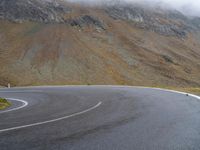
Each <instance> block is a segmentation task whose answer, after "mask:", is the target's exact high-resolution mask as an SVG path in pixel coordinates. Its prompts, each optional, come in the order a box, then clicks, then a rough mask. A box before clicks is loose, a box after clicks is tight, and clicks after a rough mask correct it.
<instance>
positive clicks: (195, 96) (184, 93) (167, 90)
mask: <svg viewBox="0 0 200 150" xmlns="http://www.w3.org/2000/svg"><path fill="white" fill-rule="evenodd" d="M133 87H136V88H146V89H154V90H160V91H166V92H172V93H178V94H183V95H187V94H188V96H191V97H194V98H196V99H199V100H200V96H197V95H194V94H190V93H186V92H180V91H175V90H169V89H162V88H154V87H143V86H133Z"/></svg>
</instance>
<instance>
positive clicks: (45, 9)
mask: <svg viewBox="0 0 200 150" xmlns="http://www.w3.org/2000/svg"><path fill="white" fill-rule="evenodd" d="M71 11H72V9H71V8H68V7H67V6H66V5H63V4H61V3H60V1H58V0H0V18H2V19H8V20H11V21H15V22H22V21H25V20H29V21H38V22H45V23H66V24H70V25H71V26H79V27H84V26H87V25H93V26H95V27H98V28H100V29H105V28H104V25H103V23H102V21H100V20H98V19H97V18H95V17H92V16H89V15H83V16H80V17H78V18H72V19H65V18H64V15H66V14H68V13H70V12H71Z"/></svg>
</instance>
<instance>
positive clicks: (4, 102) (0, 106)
mask: <svg viewBox="0 0 200 150" xmlns="http://www.w3.org/2000/svg"><path fill="white" fill-rule="evenodd" d="M9 106H11V103H10V102H8V101H7V100H6V99H4V98H0V110H3V109H6V108H7V107H9Z"/></svg>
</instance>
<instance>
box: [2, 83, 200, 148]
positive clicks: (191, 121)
mask: <svg viewBox="0 0 200 150" xmlns="http://www.w3.org/2000/svg"><path fill="white" fill-rule="evenodd" d="M0 97H6V98H14V99H20V100H25V101H26V102H27V103H28V104H27V105H26V106H25V107H22V108H19V107H21V106H22V105H23V103H22V102H20V101H15V100H14V99H10V100H11V101H12V102H13V107H14V108H19V109H16V110H15V109H14V110H11V111H8V112H4V113H1V112H2V111H0V149H1V150H84V149H85V150H133V149H135V150H161V149H162V150H199V149H200V100H199V99H197V98H194V97H191V96H186V95H185V94H180V93H173V92H170V91H162V90H158V89H150V88H137V87H111V86H110V87H107V86H71V87H70V86H69V87H32V88H14V89H1V90H0ZM10 109H13V108H10Z"/></svg>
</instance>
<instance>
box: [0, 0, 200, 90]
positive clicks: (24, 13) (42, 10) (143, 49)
mask: <svg viewBox="0 0 200 150" xmlns="http://www.w3.org/2000/svg"><path fill="white" fill-rule="evenodd" d="M11 6H12V7H11ZM11 8H12V9H11ZM13 10H15V11H13ZM0 18H1V20H0V43H1V44H0V66H1V69H0V84H1V85H6V84H7V83H8V82H10V83H11V84H13V85H40V84H42V85H44V84H127V85H147V86H194V87H197V86H200V49H199V47H200V33H199V28H200V19H199V18H188V17H186V16H184V15H182V14H181V13H180V12H177V11H172V10H162V9H160V8H159V9H156V11H155V10H153V9H152V8H144V7H143V6H138V5H133V6H130V5H129V6H127V5H122V6H119V5H118V6H115V5H112V6H107V7H86V6H80V5H78V4H71V3H64V2H63V1H53V0H52V1H47V0H45V1H42V2H41V1H39V0H37V1H35V0H26V2H25V0H2V1H1V2H0Z"/></svg>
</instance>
